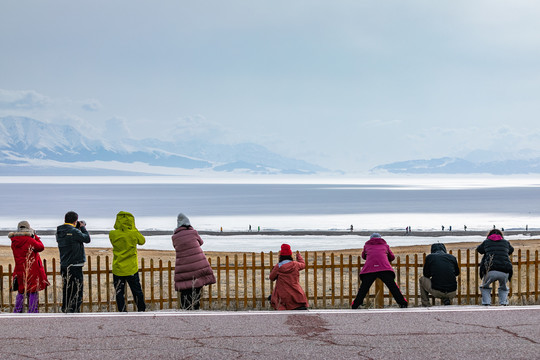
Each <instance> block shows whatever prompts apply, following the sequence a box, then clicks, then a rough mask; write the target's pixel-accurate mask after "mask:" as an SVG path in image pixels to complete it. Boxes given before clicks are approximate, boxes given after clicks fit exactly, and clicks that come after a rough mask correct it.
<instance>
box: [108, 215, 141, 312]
mask: <svg viewBox="0 0 540 360" xmlns="http://www.w3.org/2000/svg"><path fill="white" fill-rule="evenodd" d="M109 240H110V241H111V244H112V247H113V264H112V273H113V283H114V290H115V294H116V307H117V309H118V311H120V312H127V307H126V301H125V297H124V294H125V292H126V282H127V283H128V285H129V288H130V289H131V293H132V294H133V299H134V300H135V304H136V305H137V311H144V310H146V304H145V303H144V294H143V292H142V288H141V281H140V279H139V261H138V258H137V245H144V243H145V242H146V239H145V238H144V236H142V234H141V233H140V232H139V230H137V228H136V227H135V218H134V217H133V215H132V214H130V213H128V212H126V211H120V212H119V213H118V214H117V215H116V222H115V223H114V230H112V231H111V232H109Z"/></svg>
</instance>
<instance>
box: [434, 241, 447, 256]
mask: <svg viewBox="0 0 540 360" xmlns="http://www.w3.org/2000/svg"><path fill="white" fill-rule="evenodd" d="M437 252H443V253H445V254H446V246H444V244H441V243H435V244H432V245H431V253H432V254H435V253H437Z"/></svg>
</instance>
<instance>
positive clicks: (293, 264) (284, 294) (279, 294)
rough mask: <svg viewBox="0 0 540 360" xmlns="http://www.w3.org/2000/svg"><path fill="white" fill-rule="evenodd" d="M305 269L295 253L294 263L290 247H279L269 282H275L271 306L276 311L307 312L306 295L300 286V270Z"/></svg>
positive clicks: (300, 256)
mask: <svg viewBox="0 0 540 360" xmlns="http://www.w3.org/2000/svg"><path fill="white" fill-rule="evenodd" d="M305 268H306V263H305V262H304V259H303V258H302V255H300V253H299V252H298V251H297V252H296V261H294V260H293V258H292V251H291V247H290V245H288V244H283V245H281V251H280V252H279V262H278V263H277V264H276V265H275V266H274V268H273V269H272V271H271V272H270V280H271V281H276V286H275V287H274V292H273V293H272V299H271V304H272V307H273V308H274V309H276V310H307V308H308V306H309V304H308V301H307V298H306V294H305V293H304V290H303V289H302V286H300V270H303V269H305Z"/></svg>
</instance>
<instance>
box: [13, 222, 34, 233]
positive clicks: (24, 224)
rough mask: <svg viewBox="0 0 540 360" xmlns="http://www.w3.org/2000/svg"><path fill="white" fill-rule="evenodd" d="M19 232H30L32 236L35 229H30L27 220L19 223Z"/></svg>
mask: <svg viewBox="0 0 540 360" xmlns="http://www.w3.org/2000/svg"><path fill="white" fill-rule="evenodd" d="M17 231H20V232H23V231H29V232H31V233H32V234H33V233H34V229H32V228H31V227H30V223H29V222H28V221H26V220H23V221H19V223H18V224H17Z"/></svg>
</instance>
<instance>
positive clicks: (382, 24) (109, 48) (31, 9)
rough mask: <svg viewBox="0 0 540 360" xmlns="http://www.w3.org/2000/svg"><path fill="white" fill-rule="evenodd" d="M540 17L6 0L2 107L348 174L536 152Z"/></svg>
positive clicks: (444, 6)
mask: <svg viewBox="0 0 540 360" xmlns="http://www.w3.org/2000/svg"><path fill="white" fill-rule="evenodd" d="M539 19H540V3H538V2H537V1H532V0H531V1H521V0H513V1H497V0H486V1H471V0H467V1H456V0H454V1H447V2H442V1H427V0H426V1H362V0H351V1H318V0H307V1H304V0H297V1H294V0H293V1H291V0H287V1H280V0H277V1H276V0H273V1H226V0H204V1H183V0H170V1H169V0H167V1H137V0H129V1H125V0H114V1H111V0H106V1H102V0H92V1H73V0H64V1H55V0H50V1H25V0H17V1H15V0H4V1H2V2H1V3H0V52H1V56H0V69H1V70H0V115H5V114H22V115H32V116H34V117H36V118H38V119H39V120H45V121H49V122H56V123H72V124H75V125H77V126H78V127H79V128H81V129H82V130H84V131H86V132H87V133H88V134H89V135H91V136H98V135H102V136H103V134H104V133H106V134H108V136H110V135H115V136H118V134H119V133H121V134H126V136H133V137H161V138H170V137H171V136H173V135H174V134H178V132H179V131H181V132H185V133H187V134H191V135H192V136H199V137H207V138H209V139H211V140H212V141H217V142H226V143H234V142H244V141H249V142H256V143H259V144H261V145H264V146H266V147H267V148H269V149H270V150H272V151H274V152H277V153H279V154H282V155H285V156H290V157H295V158H299V159H303V160H306V161H310V162H313V163H316V164H319V165H322V166H325V167H328V168H331V169H342V170H346V171H356V170H365V169H369V168H370V167H372V166H375V165H379V164H383V163H388V162H393V161H401V160H409V159H419V158H433V157H441V156H467V155H468V154H469V153H470V152H471V151H473V150H486V151H495V152H499V153H502V154H504V155H503V156H509V157H510V156H514V155H515V154H517V153H519V152H521V155H523V154H525V155H526V154H529V153H531V152H533V153H536V154H538V153H540V141H539V140H538V139H539V135H540V130H539V126H538V121H539V114H540V21H539ZM476 154H477V155H478V154H479V153H476ZM488 155H489V154H487V155H486V154H483V155H482V156H484V157H486V156H488ZM491 156H495V157H500V156H501V155H500V154H497V155H493V154H492V155H491ZM488 157H489V156H488Z"/></svg>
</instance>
